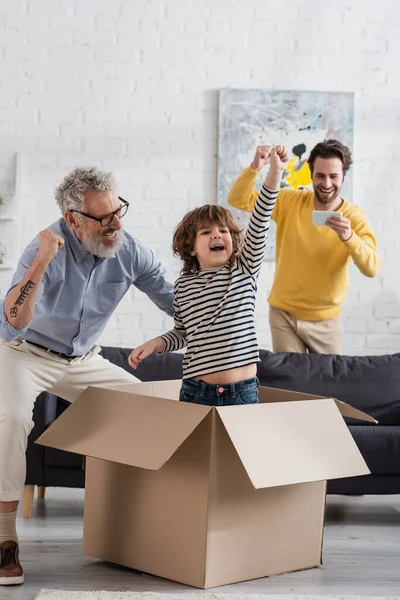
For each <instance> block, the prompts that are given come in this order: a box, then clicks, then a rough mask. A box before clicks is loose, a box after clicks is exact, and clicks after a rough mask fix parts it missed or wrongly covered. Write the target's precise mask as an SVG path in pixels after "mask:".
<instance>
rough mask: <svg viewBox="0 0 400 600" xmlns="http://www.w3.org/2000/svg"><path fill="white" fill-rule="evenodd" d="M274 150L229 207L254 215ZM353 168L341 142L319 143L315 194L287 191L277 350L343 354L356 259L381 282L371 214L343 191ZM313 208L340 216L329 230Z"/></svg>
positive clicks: (235, 189) (245, 175)
mask: <svg viewBox="0 0 400 600" xmlns="http://www.w3.org/2000/svg"><path fill="white" fill-rule="evenodd" d="M270 151H271V148H270V146H259V147H258V148H257V151H256V154H255V156H254V160H253V162H252V164H251V166H250V167H248V168H247V169H244V171H243V172H242V174H241V175H240V177H238V179H237V180H236V181H235V183H234V184H233V186H232V189H231V190H230V192H229V195H228V203H229V204H231V205H232V206H234V207H235V208H239V209H241V210H245V211H249V212H250V211H252V209H253V206H254V204H255V201H256V199H257V196H258V192H257V191H256V190H255V189H254V185H255V182H256V177H257V172H258V171H259V170H260V169H262V168H263V167H264V166H265V165H266V164H267V163H268V161H269V155H270ZM351 163H352V160H351V154H350V150H349V149H348V148H347V147H346V146H344V145H343V144H341V143H340V142H338V141H337V140H327V141H325V142H321V143H319V144H317V145H316V146H315V147H314V148H313V149H312V151H311V153H310V156H309V159H308V164H309V168H310V172H311V178H312V185H313V189H312V190H293V189H290V188H283V189H281V190H280V192H279V194H278V200H277V202H276V205H275V209H274V212H273V213H272V218H273V219H274V221H275V222H276V225H277V234H276V268H275V277H274V282H273V285H272V289H271V293H270V295H269V298H268V302H269V304H270V313H269V321H270V327H271V334H272V345H273V351H274V352H307V351H308V352H314V353H317V354H341V351H342V347H341V337H342V336H341V326H340V317H339V315H340V309H341V306H342V304H343V302H344V299H345V296H346V291H347V288H348V286H349V275H348V264H349V262H350V260H353V261H354V263H355V265H356V266H357V267H358V269H359V270H360V271H361V273H362V274H363V275H366V276H367V277H375V275H376V274H377V273H378V271H379V267H380V261H379V257H378V253H377V245H376V239H375V237H374V234H373V231H372V227H371V225H370V223H369V221H368V219H367V217H366V215H365V214H364V212H363V211H362V210H361V209H360V208H358V207H357V206H355V205H354V204H351V203H350V202H348V201H347V200H344V199H343V198H342V197H341V195H340V190H341V187H342V184H343V181H344V178H345V176H346V173H347V171H348V170H349V168H350V165H351ZM313 210H323V211H340V212H341V213H342V216H332V217H331V218H329V219H328V220H327V221H326V226H325V225H324V226H315V225H313V220H312V212H313Z"/></svg>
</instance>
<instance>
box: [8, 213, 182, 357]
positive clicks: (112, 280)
mask: <svg viewBox="0 0 400 600" xmlns="http://www.w3.org/2000/svg"><path fill="white" fill-rule="evenodd" d="M48 229H50V230H51V231H54V232H55V233H58V235H60V236H62V237H63V238H64V239H65V244H64V246H63V247H62V248H61V249H60V250H59V251H58V253H57V255H56V256H55V258H53V260H52V261H51V262H50V264H49V266H48V267H47V269H46V272H45V274H44V277H43V279H42V281H41V284H40V288H39V291H38V294H37V297H36V308H35V314H34V316H33V319H32V321H31V322H30V323H29V325H27V326H26V327H24V328H23V329H15V327H13V326H12V324H11V323H9V321H8V320H7V317H6V315H5V312H4V303H5V300H1V301H0V338H2V339H3V340H14V339H16V338H17V337H22V338H24V339H25V340H26V341H27V342H33V343H35V344H40V345H41V346H45V347H46V348H50V349H51V350H54V351H56V352H63V353H64V354H70V355H72V356H79V355H81V354H85V352H87V351H88V350H90V348H92V347H93V346H94V345H95V343H96V341H97V340H98V338H99V336H100V334H101V333H102V331H103V330H104V328H105V326H106V324H107V321H108V320H109V318H110V317H111V315H112V313H113V311H114V309H115V308H116V306H117V304H118V303H119V302H120V300H121V299H122V297H123V296H124V295H125V294H126V292H127V291H128V289H129V287H130V286H131V285H134V286H135V287H136V288H137V289H139V290H140V291H142V292H144V293H145V294H147V296H148V297H149V298H150V300H152V301H153V302H154V303H155V304H156V305H157V306H158V307H159V308H160V309H161V310H163V311H164V312H166V313H167V314H168V315H171V316H172V315H173V312H174V311H173V307H172V302H173V286H172V284H171V283H169V282H168V281H167V280H166V279H165V276H164V274H165V269H164V268H163V267H162V266H161V264H160V263H159V262H158V261H157V260H156V258H155V257H154V254H153V252H152V251H151V250H149V248H146V247H145V246H143V245H142V244H141V243H140V242H139V241H138V240H137V239H135V238H134V237H132V236H131V235H129V234H128V233H127V232H126V231H124V230H122V235H123V243H122V245H121V248H120V249H119V250H118V252H117V253H116V255H115V256H114V257H112V258H106V259H104V258H96V257H94V256H93V255H92V254H89V253H88V252H87V251H86V250H85V248H84V247H83V246H82V244H81V243H80V241H79V240H78V238H77V237H76V236H75V233H74V232H73V230H72V229H71V228H70V227H69V226H68V225H67V223H66V222H65V220H64V219H59V220H58V221H56V222H55V223H53V225H51V226H50V227H49V228H48ZM38 248H39V235H38V236H36V238H35V239H34V240H33V241H32V242H31V243H30V244H29V246H28V247H27V248H26V249H25V251H24V253H23V255H22V257H21V259H20V261H19V263H18V266H17V269H16V271H15V273H14V276H13V279H12V283H11V287H10V290H12V289H13V288H14V287H15V286H16V285H17V284H18V283H19V282H20V281H21V280H22V279H23V278H24V277H25V274H26V271H27V269H28V268H29V267H30V265H31V264H32V262H33V260H34V258H35V256H36V253H37V251H38ZM10 290H8V292H7V294H8V293H9V292H10ZM128 318H129V317H128Z"/></svg>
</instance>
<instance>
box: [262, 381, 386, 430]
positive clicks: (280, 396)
mask: <svg viewBox="0 0 400 600" xmlns="http://www.w3.org/2000/svg"><path fill="white" fill-rule="evenodd" d="M259 395H260V402H262V403H270V402H271V403H272V402H295V401H296V402H299V401H303V400H325V399H326V398H328V396H316V395H315V394H306V393H305V392H292V391H290V390H281V389H279V388H270V387H265V386H262V387H260V389H259ZM333 400H334V401H335V402H336V406H337V407H338V409H339V410H340V412H341V414H342V415H343V417H351V418H352V419H357V420H359V421H367V422H369V423H378V421H377V420H376V419H374V418H373V417H371V416H370V415H368V414H367V413H365V412H363V411H362V410H359V409H358V408H354V407H353V406H350V404H347V403H346V402H342V401H341V400H338V399H337V398H333Z"/></svg>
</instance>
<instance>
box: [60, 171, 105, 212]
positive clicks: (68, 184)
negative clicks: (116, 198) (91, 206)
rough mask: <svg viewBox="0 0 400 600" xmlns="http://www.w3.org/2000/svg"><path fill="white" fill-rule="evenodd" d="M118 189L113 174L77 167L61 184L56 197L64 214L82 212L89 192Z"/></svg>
mask: <svg viewBox="0 0 400 600" xmlns="http://www.w3.org/2000/svg"><path fill="white" fill-rule="evenodd" d="M115 187H116V183H115V179H114V176H113V174H112V173H110V172H108V171H100V169H98V168H97V167H91V166H88V167H76V168H75V169H74V170H73V171H71V172H70V173H69V174H68V175H66V177H64V179H63V180H62V182H61V183H60V185H59V186H58V188H57V189H56V193H55V197H56V201H57V204H58V206H59V207H60V209H61V212H62V214H64V213H65V212H66V211H67V210H82V209H83V201H84V196H85V194H86V192H87V191H88V190H96V191H97V192H107V191H109V190H114V189H115Z"/></svg>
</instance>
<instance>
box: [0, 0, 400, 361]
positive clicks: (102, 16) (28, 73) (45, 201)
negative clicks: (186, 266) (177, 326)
mask: <svg viewBox="0 0 400 600" xmlns="http://www.w3.org/2000/svg"><path fill="white" fill-rule="evenodd" d="M399 27H400V11H399V10H398V1H397V0H380V2H376V0H347V1H346V0H335V1H334V0H326V1H325V2H321V0H302V1H301V2H300V1H299V0H286V2H284V3H279V2H275V1H274V2H272V0H246V1H245V0H168V2H167V1H166V0H147V1H146V0H135V1H134V2H132V1H128V0H114V1H113V2H109V1H107V0H2V2H1V3H0V83H1V93H0V194H7V190H8V189H9V184H10V179H11V178H12V158H13V155H14V153H15V152H23V153H24V155H25V160H24V163H25V169H24V182H23V184H24V185H23V191H24V193H23V207H22V208H23V213H24V217H23V219H22V221H21V222H22V237H23V240H24V241H25V242H27V241H29V239H30V238H31V237H32V235H33V234H34V233H36V232H37V231H38V230H39V229H40V228H42V227H44V226H45V225H46V224H47V223H50V222H51V221H52V220H54V219H55V218H57V217H58V213H57V209H56V207H55V204H54V200H53V197H52V191H53V189H54V186H55V185H56V183H57V182H58V181H59V180H60V179H61V178H62V177H63V176H64V174H65V173H66V172H67V171H68V170H69V169H70V168H71V167H73V166H75V165H78V164H87V163H94V164H98V165H100V166H102V167H104V168H109V169H112V170H114V171H115V172H116V174H117V176H118V178H119V180H120V183H121V189H120V191H121V194H122V195H125V196H126V197H127V198H129V200H130V201H131V203H132V204H131V206H132V208H131V211H130V213H129V216H128V218H127V221H126V226H127V228H128V229H129V230H130V231H131V232H132V233H135V234H136V235H137V236H138V237H139V238H140V239H142V240H143V241H144V242H145V243H148V244H149V245H151V246H152V247H153V248H154V249H155V251H156V252H157V255H158V257H159V258H160V259H161V260H162V261H163V262H164V263H165V265H166V267H167V269H168V273H169V275H170V277H171V278H174V277H175V275H176V274H177V272H178V268H179V265H178V263H177V261H176V260H174V259H173V258H172V256H171V251H170V241H171V234H172V230H173V227H174V225H175V224H176V223H177V222H178V220H179V219H180V217H181V216H182V215H183V214H184V213H185V212H186V211H187V210H188V209H189V208H191V207H193V206H195V205H197V204H200V203H202V202H210V201H211V202H214V201H215V199H216V152H217V127H216V126H217V98H218V95H217V90H218V88H221V87H226V86H232V87H263V88H276V89H317V90H336V91H340V90H344V91H355V92H356V115H355V134H356V135H355V152H354V157H355V165H354V178H355V201H356V203H357V204H359V205H360V206H361V207H362V208H363V209H364V210H365V211H366V212H367V214H368V215H369V216H370V218H371V220H372V221H373V223H374V225H375V228H376V233H377V236H378V241H379V244H380V251H381V256H382V260H383V268H382V271H381V274H380V275H379V276H378V277H377V278H376V279H374V280H369V279H367V278H365V277H362V276H361V275H360V274H359V273H358V271H357V270H356V269H355V268H353V269H352V270H351V289H350V291H349V295H348V299H347V301H346V304H345V307H344V311H343V321H344V328H345V339H344V342H345V343H344V350H345V352H348V353H361V354H366V353H384V352H392V351H396V350H397V349H398V348H400V337H399V333H400V301H399V290H400V270H399V268H398V263H399V259H398V256H399V250H400V208H399V204H398V201H399V194H400V179H399V178H398V177H396V172H397V168H398V167H399V162H400V146H399V143H398V131H399V126H400V103H399V87H400V84H399V77H398V58H399V51H400V36H399V34H398V31H399ZM46 215H47V216H46ZM9 277H10V273H9V272H6V271H0V289H1V290H2V291H3V292H4V290H5V288H6V285H7V283H8V280H9ZM272 277H273V265H270V264H265V265H264V267H263V272H262V275H261V278H260V286H259V287H260V289H259V298H258V305H257V328H258V331H259V339H260V343H261V345H262V346H264V347H270V334H269V330H268V319H267V307H266V302H265V298H266V296H267V293H268V290H269V288H270V286H271V281H272ZM169 324H170V321H169V320H168V319H167V318H165V317H164V316H163V315H162V314H161V313H160V312H159V311H158V310H157V309H156V308H153V307H152V305H151V304H150V303H149V301H148V300H147V299H146V298H145V297H143V296H142V295H141V294H139V293H138V292H134V294H133V297H132V298H126V299H125V300H124V301H123V302H122V303H121V305H120V307H119V308H118V310H117V312H116V313H115V315H114V316H113V318H112V320H111V322H110V325H109V327H108V328H107V331H106V333H105V334H104V336H103V338H102V341H103V342H104V343H108V344H117V345H125V346H133V345H135V344H137V343H138V342H141V341H142V340H144V339H146V338H147V337H148V336H153V335H155V334H157V333H159V332H160V331H162V330H163V329H164V328H165V327H167V326H169Z"/></svg>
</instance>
